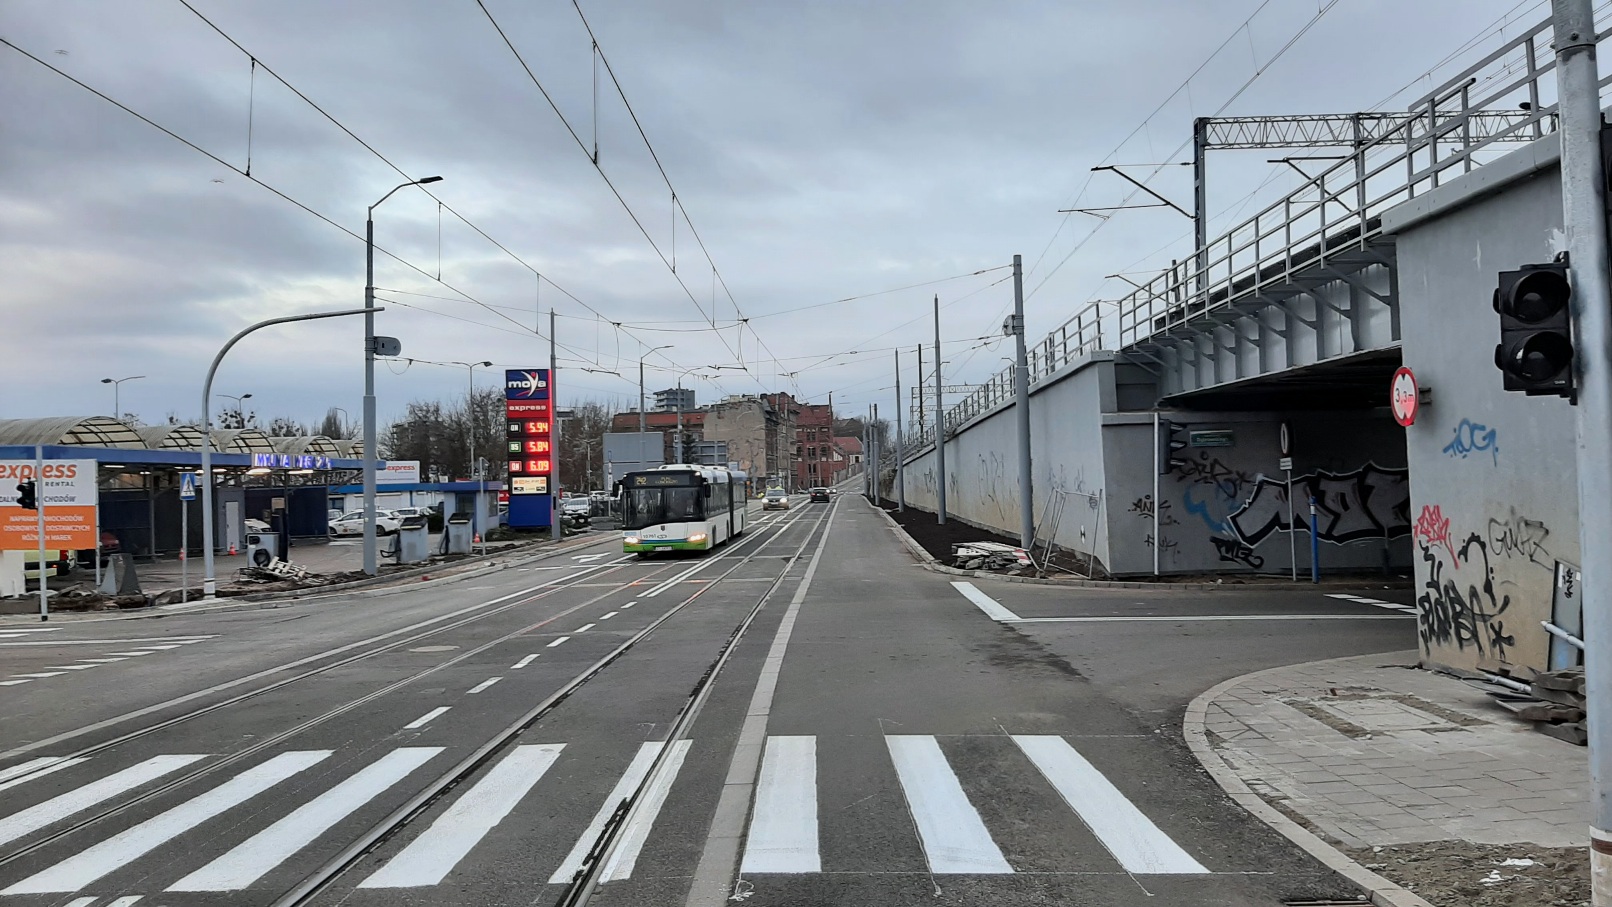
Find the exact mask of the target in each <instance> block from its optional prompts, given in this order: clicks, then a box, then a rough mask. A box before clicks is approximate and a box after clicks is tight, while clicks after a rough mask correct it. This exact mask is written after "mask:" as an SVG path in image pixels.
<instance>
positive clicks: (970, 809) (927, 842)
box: [884, 735, 1013, 874]
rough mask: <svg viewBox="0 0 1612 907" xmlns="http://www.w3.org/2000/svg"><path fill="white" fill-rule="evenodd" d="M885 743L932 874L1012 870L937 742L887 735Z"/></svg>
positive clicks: (930, 739) (927, 738) (916, 737)
mask: <svg viewBox="0 0 1612 907" xmlns="http://www.w3.org/2000/svg"><path fill="white" fill-rule="evenodd" d="M884 742H885V744H886V745H887V746H888V747H889V748H890V761H892V762H894V763H895V767H896V777H897V778H898V779H899V780H900V781H901V791H902V793H903V794H905V795H906V797H907V809H908V811H909V812H911V813H912V821H913V824H915V825H917V826H918V837H919V838H920V839H921V840H922V841H923V847H924V857H925V859H927V860H928V861H929V869H930V871H931V872H935V873H969V874H987V873H991V874H1001V873H1010V872H1012V871H1013V867H1012V866H1009V865H1008V862H1007V860H1006V859H1004V858H1003V857H1002V851H1001V850H1000V849H998V848H997V846H996V842H995V841H992V840H991V834H990V832H988V831H986V830H985V823H984V822H982V821H980V814H979V812H978V811H977V810H975V809H974V804H972V803H970V802H968V796H967V795H966V794H964V793H963V786H962V784H960V783H958V781H957V776H956V775H955V774H953V773H952V769H951V765H950V764H948V763H947V762H946V755H945V754H944V753H942V752H941V751H940V744H939V743H937V742H936V741H935V738H933V737H927V736H918V735H898V736H887V737H885V738H884Z"/></svg>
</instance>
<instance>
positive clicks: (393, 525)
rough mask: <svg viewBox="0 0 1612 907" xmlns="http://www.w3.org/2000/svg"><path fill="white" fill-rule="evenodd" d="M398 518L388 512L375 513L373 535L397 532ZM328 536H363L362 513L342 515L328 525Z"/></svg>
mask: <svg viewBox="0 0 1612 907" xmlns="http://www.w3.org/2000/svg"><path fill="white" fill-rule="evenodd" d="M398 523H399V517H398V516H397V515H396V514H395V513H393V512H392V511H390V510H377V511H375V534H376V535H391V534H392V533H394V532H396V531H397V527H398ZM330 534H331V535H334V536H337V537H340V536H347V535H363V534H364V511H362V510H354V511H352V512H351V513H344V514H342V516H341V519H339V520H335V521H334V522H332V523H331V524H330Z"/></svg>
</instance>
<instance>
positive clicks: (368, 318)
mask: <svg viewBox="0 0 1612 907" xmlns="http://www.w3.org/2000/svg"><path fill="white" fill-rule="evenodd" d="M393 191H394V192H395V191H396V190H395V189H394V190H393ZM385 200H386V199H384V198H383V199H381V201H385ZM375 204H377V205H378V204H380V202H376V203H375ZM375 447H376V443H375V208H374V207H373V206H371V207H370V209H369V213H368V215H367V216H366V217H365V219H364V572H365V573H367V574H369V575H370V576H374V575H376V574H377V573H379V572H380V564H379V562H378V558H377V557H376V551H377V549H376V541H375V468H376V464H375V453H376V451H375ZM211 483H212V477H211V476H209V477H208V484H211ZM208 550H211V544H210V543H209V547H208ZM212 576H213V571H212V565H211V564H210V563H209V564H208V570H207V577H208V579H209V580H211V579H212ZM206 597H207V598H212V597H213V596H212V590H211V589H209V590H207V593H206Z"/></svg>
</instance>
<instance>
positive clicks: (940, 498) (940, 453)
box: [935, 293, 946, 526]
mask: <svg viewBox="0 0 1612 907" xmlns="http://www.w3.org/2000/svg"><path fill="white" fill-rule="evenodd" d="M940 372H941V368H940V294H938V293H937V294H935V471H936V472H938V473H939V474H940V481H939V482H937V483H936V485H935V500H936V505H935V518H936V522H938V523H939V524H940V525H942V526H944V525H946V407H945V406H943V405H942V398H941V396H940Z"/></svg>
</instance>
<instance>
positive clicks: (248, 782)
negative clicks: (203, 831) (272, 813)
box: [0, 750, 331, 894]
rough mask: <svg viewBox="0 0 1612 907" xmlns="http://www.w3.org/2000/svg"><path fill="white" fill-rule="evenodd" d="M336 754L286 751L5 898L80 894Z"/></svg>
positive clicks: (37, 875)
mask: <svg viewBox="0 0 1612 907" xmlns="http://www.w3.org/2000/svg"><path fill="white" fill-rule="evenodd" d="M330 752H331V751H330V750H302V751H295V752H290V753H281V754H280V755H278V756H275V757H274V758H273V759H270V760H269V761H267V762H265V763H263V764H262V765H259V766H256V767H255V768H250V769H247V770H246V771H244V772H242V773H240V774H239V775H236V776H235V777H233V778H231V779H230V780H228V781H226V782H224V783H223V784H220V785H219V786H218V787H215V788H213V789H212V790H210V791H208V792H207V793H205V794H202V795H200V796H198V797H195V798H193V799H191V800H189V801H186V802H184V803H181V804H180V805H178V806H176V807H174V808H173V809H170V810H168V811H167V812H165V813H162V814H161V815H158V816H155V817H153V818H150V819H147V820H146V821H144V822H141V823H140V824H139V825H136V826H134V827H133V828H129V829H126V830H125V831H122V832H120V833H118V834H116V835H113V836H112V837H110V838H107V839H106V840H104V841H102V842H100V843H99V844H96V845H94V846H92V847H90V848H89V849H87V850H81V851H79V852H78V853H76V854H74V855H73V856H70V857H68V858H67V859H65V860H63V861H61V862H60V863H57V864H56V865H55V866H52V867H50V868H49V869H46V870H44V871H42V872H38V873H35V874H34V875H31V876H29V877H28V878H26V879H23V880H22V881H20V882H17V883H16V884H14V885H12V886H11V887H9V888H7V889H5V890H4V891H0V894H51V893H53V892H66V891H77V890H78V889H80V888H83V887H84V886H86V885H89V884H90V883H92V882H94V881H96V880H97V879H99V878H101V877H102V876H105V875H107V874H108V873H111V872H115V871H117V870H118V869H121V868H123V867H124V866H127V865H129V864H130V863H132V862H134V861H135V860H138V859H139V858H140V857H143V856H145V855H146V854H148V853H150V852H151V851H153V850H156V849H157V848H158V847H161V846H162V845H164V844H166V843H168V842H169V841H171V840H173V839H174V838H177V837H179V836H180V835H182V834H184V833H185V832H187V831H190V830H191V829H192V828H195V827H196V826H197V825H200V824H201V823H203V822H205V821H207V820H208V819H211V818H213V817H215V816H217V815H219V814H220V813H222V812H224V811H226V810H228V809H231V808H233V807H236V806H239V805H241V804H242V803H244V802H246V801H247V800H249V799H251V798H252V797H255V796H257V795H258V794H260V793H263V792H264V791H266V790H268V789H269V788H271V787H273V786H274V785H276V784H278V783H280V782H281V781H284V780H285V779H287V778H289V777H291V776H292V775H295V774H297V773H298V772H300V771H302V770H304V769H306V768H308V767H309V766H312V765H315V764H317V763H318V762H320V761H322V760H324V759H325V758H326V757H328V756H329V755H330Z"/></svg>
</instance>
